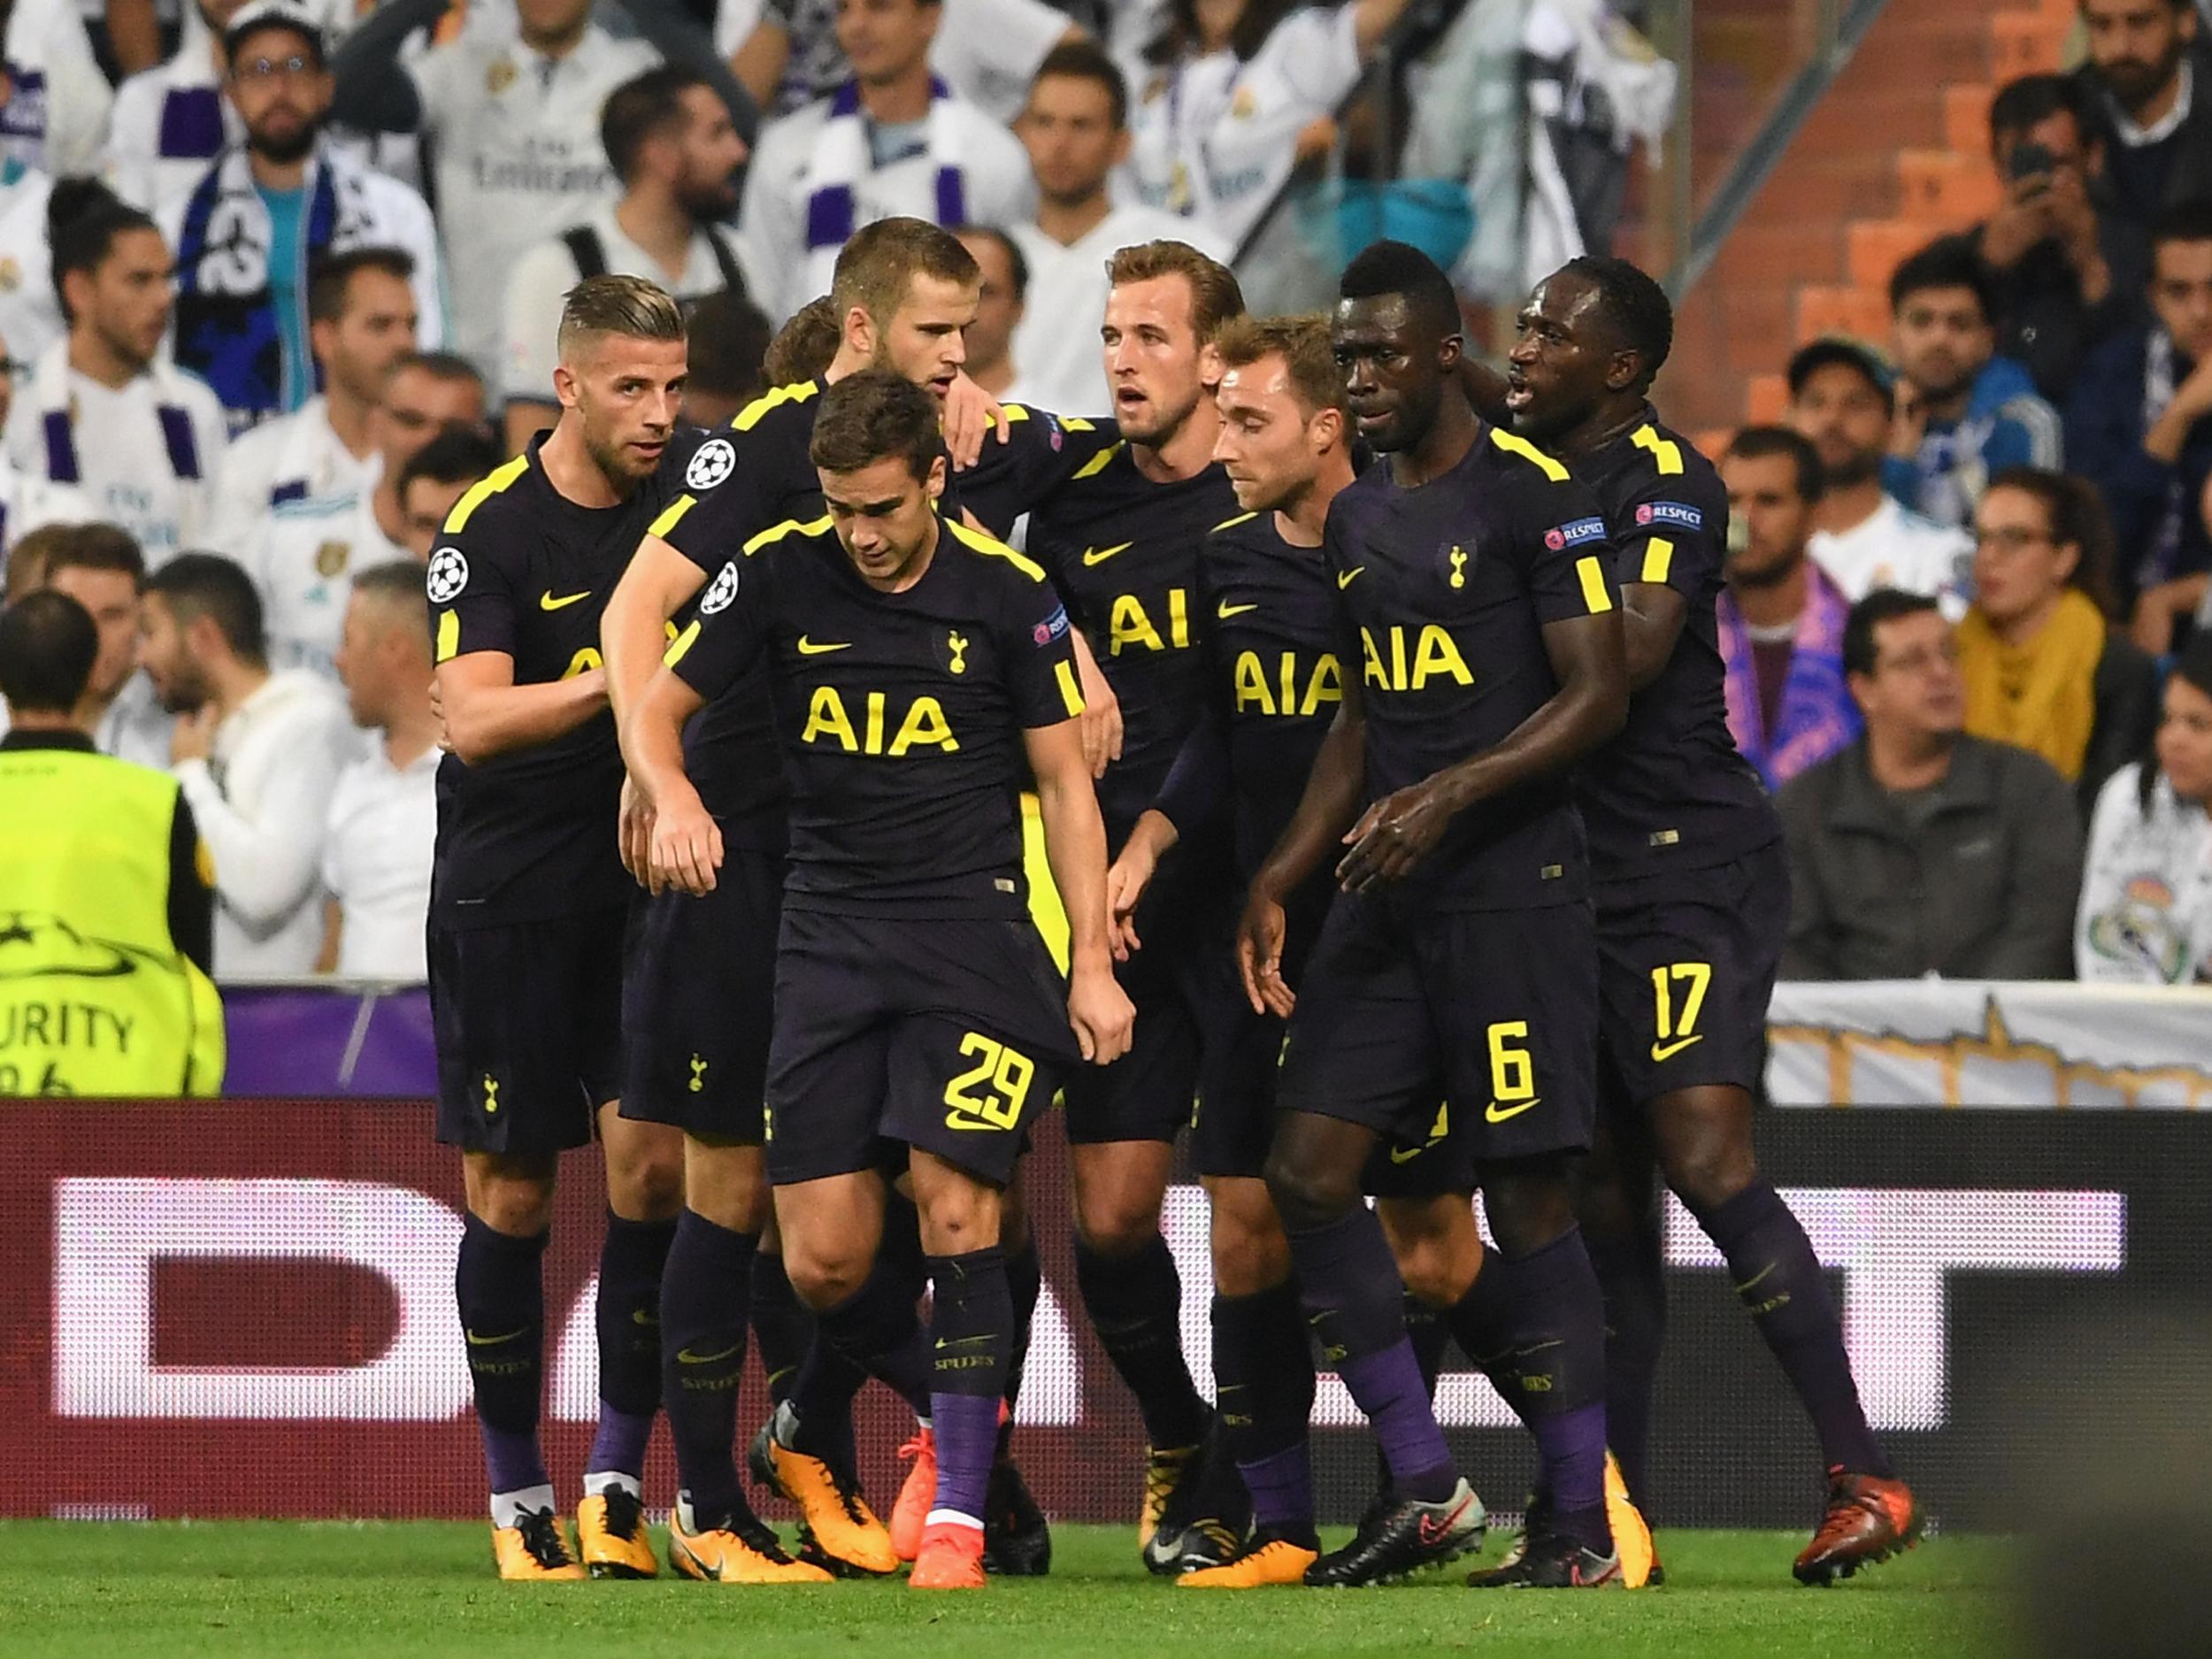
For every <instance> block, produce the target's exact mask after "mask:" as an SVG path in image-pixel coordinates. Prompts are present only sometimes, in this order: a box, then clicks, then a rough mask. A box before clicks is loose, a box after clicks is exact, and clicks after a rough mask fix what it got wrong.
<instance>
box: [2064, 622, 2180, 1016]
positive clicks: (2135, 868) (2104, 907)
mask: <svg viewBox="0 0 2212 1659" xmlns="http://www.w3.org/2000/svg"><path fill="white" fill-rule="evenodd" d="M2208 801H2212V637H2208V636H2206V635H2204V634H2199V635H2198V636H2197V637H2196V638H2195V639H2194V640H2193V641H2190V643H2189V645H2188V646H2187V648H2186V649H2184V650H2183V652H2182V654H2181V657H2180V660H2179V661H2178V662H2177V663H2176V664H2174V672H2173V673H2172V675H2171V676H2170V678H2169V679H2168V680H2167V681H2166V694H2165V718H2163V719H2162V720H2161V721H2160V723H2159V727H2158V736H2157V739H2156V741H2155V743H2154V746H2153V748H2152V751H2151V755H2150V757H2149V758H2148V759H2147V760H2143V761H2139V762H2138V763H2137V764H2134V765H2131V766H2124V767H2123V768H2121V770H2120V771H2119V772H2116V773H2115V774H2113V777H2112V780H2111V781H2110V782H2109V783H2108V784H2106V785H2105V787H2104V793H2103V794H2102V795H2099V796H2098V797H2097V811H2096V816H2095V818H2093V820H2092V821H2091V823H2090V826H2089V856H2088V861H2087V864H2086V865H2085V868H2084V870H2083V872H2082V884H2081V911H2080V914H2079V916H2078V918H2076V921H2075V924H2074V964H2075V972H2076V974H2077V976H2078V978H2080V979H2085V980H2091V981H2099V982H2102V983H2106V984H2129V985H2160V984H2166V985H2188V984H2192V983H2197V982H2203V981H2208V980H2212V818H2207V817H2206V816H2205V807H2206V803H2207V802H2208Z"/></svg>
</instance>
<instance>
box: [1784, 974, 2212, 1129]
mask: <svg viewBox="0 0 2212 1659" xmlns="http://www.w3.org/2000/svg"><path fill="white" fill-rule="evenodd" d="M1767 1035H1768V1039H1769V1041H1770V1044H1771V1047H1770V1051H1769V1054H1768V1058H1767V1088H1768V1091H1769V1093H1770V1094H1772V1095H1773V1097H1774V1100H1775V1102H1776V1104H1778V1105H1782V1106H1831V1105H1833V1106H1993V1107H2036V1106H2042V1107H2055V1106H2072V1107H2106V1108H2111V1107H2122V1108H2132V1107H2147V1108H2158V1109H2163V1110H2197V1109H2198V1108H2200V1107H2206V1106H2212V988H2197V987H2143V988H2139V987H2132V986H2130V987H2103V986H2086V985H2065V984H2031V983H2014V984H1992V983H1989V982H1986V981H1979V980H1947V979H1905V980H1881V981H1873V982H1867V983H1861V984H1820V983H1799V984H1789V985H1781V986H1778V987H1775V993H1774V1002H1773V1006H1772V1007H1771V1008H1770V1010H1769V1012H1768V1016H1767Z"/></svg>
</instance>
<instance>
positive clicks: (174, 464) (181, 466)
mask: <svg viewBox="0 0 2212 1659" xmlns="http://www.w3.org/2000/svg"><path fill="white" fill-rule="evenodd" d="M145 373H146V378H147V379H149V380H152V381H153V383H154V413H155V416H156V417H157V419H159V420H160V422H161V442H162V448H163V449H164V450H165V451H166V453H167V456H168V461H169V472H170V474H171V476H173V477H175V478H180V479H190V480H195V481H197V480H200V479H201V478H203V477H204V476H205V472H204V468H205V465H206V458H205V457H203V456H202V455H201V454H200V443H199V437H198V434H196V433H195V432H194V431H193V430H192V415H191V411H189V410H188V409H187V408H186V407H185V403H184V388H183V382H182V381H181V380H180V378H179V377H178V374H177V372H176V370H175V369H173V368H172V367H171V366H170V365H168V364H166V363H165V362H162V361H161V360H159V359H158V358H157V359H156V360H155V361H154V362H153V363H151V364H150V365H147V368H146V371H145ZM69 374H70V370H69V342H68V341H66V340H57V341H56V342H54V343H53V344H52V345H50V346H49V347H47V348H46V350H45V352H44V354H43V355H42V356H41V357H40V358H39V360H38V366H37V367H36V368H35V369H34V370H33V371H32V373H31V403H32V405H33V406H34V407H35V409H37V411H38V414H39V438H40V442H41V443H42V446H43V448H42V457H43V459H44V463H45V465H44V467H43V471H44V472H45V475H46V477H47V478H48V479H49V480H51V481H52V482H54V483H57V484H79V483H82V482H83V481H84V467H83V463H82V461H81V458H80V457H79V456H78V453H77V434H76V426H77V411H76V399H75V397H74V396H73V395H72V394H71V391H70V387H69ZM101 435H102V437H103V438H111V434H101Z"/></svg>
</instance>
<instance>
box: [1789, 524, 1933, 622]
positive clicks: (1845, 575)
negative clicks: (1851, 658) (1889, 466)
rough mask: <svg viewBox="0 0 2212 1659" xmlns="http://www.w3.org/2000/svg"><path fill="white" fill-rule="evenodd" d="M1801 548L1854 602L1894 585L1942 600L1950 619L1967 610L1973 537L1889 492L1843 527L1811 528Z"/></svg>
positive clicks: (1906, 590) (1910, 592)
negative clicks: (1922, 513)
mask: <svg viewBox="0 0 2212 1659" xmlns="http://www.w3.org/2000/svg"><path fill="white" fill-rule="evenodd" d="M1806 550H1807V551H1808V552H1809V553H1810V554H1811V555H1812V559H1813V563H1814V564H1816V565H1819V566H1820V568H1821V569H1822V571H1823V572H1825V573H1826V575H1827V577H1828V580H1830V581H1832V582H1833V583H1835V585H1836V586H1837V587H1838V588H1841V589H1842V590H1843V596H1844V597H1845V598H1846V599H1848V600H1849V601H1850V602H1851V603H1853V604H1856V603H1858V602H1859V601H1860V600H1862V599H1863V598H1865V597H1866V596H1867V595H1869V594H1870V593H1872V592H1873V591H1874V590H1875V589H1876V588H1902V589H1903V590H1904V591H1905V592H1906V593H1909V594H1925V595H1928V596H1929V597H1930V598H1932V599H1938V600H1940V601H1942V603H1943V605H1944V610H1945V614H1947V616H1949V617H1950V618H1951V619H1952V620H1953V621H1954V622H1955V621H1957V620H1958V619H1959V618H1960V617H1962V616H1963V615H1964V614H1965V612H1966V601H1967V589H1968V588H1969V586H1970V582H1971V580H1972V575H1973V565H1974V540H1973V538H1972V537H1971V536H1970V535H1968V534H1966V532H1965V531H1963V530H1955V529H1952V528H1950V527H1948V526H1944V525H1939V524H1938V523H1936V522H1935V520H1934V519H1932V518H1922V517H1921V516H1920V515H1919V514H1918V513H1916V512H1914V511H1910V510H1909V508H1907V507H1905V506H1903V505H1901V503H1899V502H1898V501H1897V499H1896V497H1894V496H1893V495H1884V496H1883V497H1882V504H1881V505H1880V506H1879V507H1877V508H1876V509H1875V510H1874V511H1872V512H1870V513H1869V514H1868V515H1867V516H1866V517H1865V518H1862V519H1861V520H1860V521H1859V522H1858V523H1857V524H1855V525H1854V526H1851V528H1849V529H1848V530H1816V531H1815V532H1814V533H1813V535H1812V538H1811V540H1810V541H1808V542H1807V543H1806Z"/></svg>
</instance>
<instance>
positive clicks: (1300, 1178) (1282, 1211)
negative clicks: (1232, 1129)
mask: <svg viewBox="0 0 2212 1659" xmlns="http://www.w3.org/2000/svg"><path fill="white" fill-rule="evenodd" d="M1267 1193H1268V1196H1269V1197H1271V1198H1272V1199H1273V1200H1274V1201H1275V1210H1276V1212H1277V1213H1278V1214H1279V1215H1280V1216H1281V1217H1282V1218H1283V1225H1284V1226H1285V1227H1287V1228H1292V1229H1299V1228H1306V1227H1320V1226H1326V1225H1328V1224H1329V1223H1330V1222H1332V1221H1334V1220H1335V1219H1336V1218H1337V1217H1340V1216H1342V1215H1344V1214H1345V1213H1346V1212H1348V1210H1351V1208H1352V1207H1353V1206H1354V1205H1355V1204H1356V1203H1358V1202H1359V1201H1360V1195H1359V1185H1358V1176H1357V1174H1356V1172H1355V1173H1354V1174H1352V1175H1350V1176H1347V1175H1346V1174H1345V1173H1344V1172H1343V1171H1340V1170H1335V1169H1332V1168H1330V1167H1329V1165H1328V1164H1326V1163H1325V1161H1323V1160H1320V1159H1317V1158H1310V1157H1307V1156H1304V1155H1303V1154H1302V1152H1301V1151H1300V1149H1299V1148H1297V1147H1296V1146H1294V1145H1286V1144H1284V1143H1283V1142H1281V1141H1278V1142H1277V1143H1276V1145H1275V1148H1274V1149H1273V1150H1272V1151H1271V1152H1270V1153H1269V1154H1268V1156H1267Z"/></svg>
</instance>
